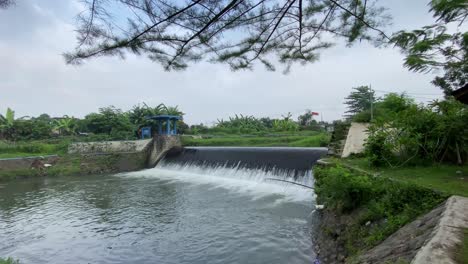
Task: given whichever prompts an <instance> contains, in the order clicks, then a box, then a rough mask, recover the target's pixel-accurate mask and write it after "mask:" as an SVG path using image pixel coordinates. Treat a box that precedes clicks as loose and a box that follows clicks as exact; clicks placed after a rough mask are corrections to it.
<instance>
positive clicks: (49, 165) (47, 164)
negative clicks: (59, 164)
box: [44, 163, 52, 168]
mask: <svg viewBox="0 0 468 264" xmlns="http://www.w3.org/2000/svg"><path fill="white" fill-rule="evenodd" d="M44 167H46V168H48V167H52V164H49V163H45V164H44Z"/></svg>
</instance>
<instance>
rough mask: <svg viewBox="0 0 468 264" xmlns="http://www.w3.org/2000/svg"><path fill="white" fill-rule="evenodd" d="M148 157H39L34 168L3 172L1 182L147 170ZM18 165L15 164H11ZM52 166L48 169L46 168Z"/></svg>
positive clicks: (129, 155) (115, 154)
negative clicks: (48, 158) (47, 158)
mask: <svg viewBox="0 0 468 264" xmlns="http://www.w3.org/2000/svg"><path fill="white" fill-rule="evenodd" d="M146 159H147V157H146V153H145V152H140V153H111V154H106V155H96V154H74V155H70V154H65V155H60V156H58V157H57V158H54V159H53V160H45V159H43V158H42V157H38V158H37V159H35V160H34V162H33V165H32V166H28V167H22V166H18V168H14V169H4V168H0V182H2V181H8V180H13V179H17V178H28V177H41V176H76V175H88V174H108V173H118V172H125V171H134V170H140V169H143V168H145V167H146ZM11 162H14V161H11ZM46 163H47V164H50V165H51V166H44V165H45V164H46Z"/></svg>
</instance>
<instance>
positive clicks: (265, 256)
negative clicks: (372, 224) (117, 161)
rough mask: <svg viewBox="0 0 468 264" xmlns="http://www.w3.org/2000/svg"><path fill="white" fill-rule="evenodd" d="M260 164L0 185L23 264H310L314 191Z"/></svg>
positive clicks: (2, 215)
mask: <svg viewBox="0 0 468 264" xmlns="http://www.w3.org/2000/svg"><path fill="white" fill-rule="evenodd" d="M267 177H268V175H262V173H260V172H252V171H249V172H239V171H235V170H232V169H213V170H206V169H201V168H190V167H184V168H181V167H177V166H172V167H171V166H167V167H160V168H155V169H150V170H145V171H141V172H133V173H129V174H120V175H109V176H102V175H99V176H83V177H76V178H73V177H67V178H42V179H28V180H20V181H14V182H9V183H5V184H0V257H7V256H11V257H14V258H16V259H19V260H20V261H21V263H38V264H40V263H311V262H312V260H313V258H314V252H313V245H312V241H311V226H313V224H311V222H313V221H314V220H313V214H311V212H312V211H313V193H312V192H311V191H310V190H308V189H305V188H302V187H299V186H292V185H290V184H284V183H281V182H273V181H267V180H265V178H267Z"/></svg>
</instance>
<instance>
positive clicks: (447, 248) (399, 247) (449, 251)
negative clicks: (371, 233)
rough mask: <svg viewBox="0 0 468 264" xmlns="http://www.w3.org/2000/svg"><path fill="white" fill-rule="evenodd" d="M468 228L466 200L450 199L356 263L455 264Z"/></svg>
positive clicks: (386, 240)
mask: <svg viewBox="0 0 468 264" xmlns="http://www.w3.org/2000/svg"><path fill="white" fill-rule="evenodd" d="M465 228H468V198H465V197H461V196H451V197H450V198H448V199H447V201H445V202H444V203H443V204H441V205H440V206H438V207H437V208H435V209H434V210H432V211H430V212H429V213H427V214H426V215H423V216H421V217H419V218H418V219H416V220H415V221H413V222H411V223H409V224H407V225H405V226H404V227H402V228H401V229H399V230H398V231H397V232H395V233H394V234H392V235H391V236H390V237H388V238H387V239H385V240H384V241H383V242H382V243H380V244H379V245H378V246H376V247H374V248H373V249H371V250H369V251H367V252H366V253H365V254H362V255H361V256H360V257H359V261H358V263H387V262H388V263H395V262H397V261H401V260H404V261H406V262H408V263H414V264H426V263H438V264H456V263H457V262H456V261H455V259H454V252H455V251H456V249H457V246H458V245H459V244H461V243H462V241H463V229H465Z"/></svg>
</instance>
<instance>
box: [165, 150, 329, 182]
mask: <svg viewBox="0 0 468 264" xmlns="http://www.w3.org/2000/svg"><path fill="white" fill-rule="evenodd" d="M326 153H327V149H326V148H290V147H187V148H182V149H181V148H179V149H172V150H171V151H169V152H168V153H167V154H166V156H165V157H164V159H163V160H162V161H161V162H160V163H159V164H158V165H157V166H156V168H157V169H163V170H170V171H177V172H186V173H192V174H197V175H210V176H215V177H222V178H229V179H237V180H246V181H254V182H257V183H260V182H261V183H265V182H268V183H272V184H275V186H276V185H281V186H287V185H291V182H293V183H295V185H296V187H297V185H304V186H308V187H312V186H313V177H312V173H311V169H312V166H313V165H314V164H315V163H316V162H317V160H318V159H320V158H321V157H323V156H324V155H326ZM284 181H286V182H284ZM288 182H290V183H288Z"/></svg>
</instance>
